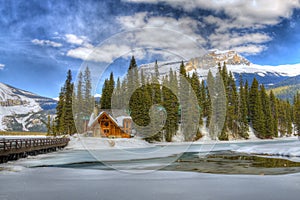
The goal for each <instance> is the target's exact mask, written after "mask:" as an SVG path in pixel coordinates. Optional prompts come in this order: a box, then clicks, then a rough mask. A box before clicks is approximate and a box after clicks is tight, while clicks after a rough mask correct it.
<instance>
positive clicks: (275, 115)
mask: <svg viewBox="0 0 300 200" xmlns="http://www.w3.org/2000/svg"><path fill="white" fill-rule="evenodd" d="M270 105H271V114H272V118H273V131H274V135H273V136H274V137H278V109H277V100H276V97H275V95H274V93H273V91H272V90H271V92H270Z"/></svg>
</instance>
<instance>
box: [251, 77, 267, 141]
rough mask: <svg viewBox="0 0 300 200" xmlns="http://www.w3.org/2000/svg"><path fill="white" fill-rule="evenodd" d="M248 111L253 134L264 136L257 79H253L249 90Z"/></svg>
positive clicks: (262, 114)
mask: <svg viewBox="0 0 300 200" xmlns="http://www.w3.org/2000/svg"><path fill="white" fill-rule="evenodd" d="M249 109H250V110H249V112H250V119H251V122H252V126H253V129H254V130H255V134H256V135H257V136H258V137H260V138H264V136H265V125H264V113H263V111H262V103H261V95H260V93H259V87H258V81H257V80H256V78H254V79H253V82H252V85H251V88H250V92H249Z"/></svg>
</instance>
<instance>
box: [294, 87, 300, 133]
mask: <svg viewBox="0 0 300 200" xmlns="http://www.w3.org/2000/svg"><path fill="white" fill-rule="evenodd" d="M294 121H295V122H294V123H295V129H296V131H297V135H298V136H299V135H300V94H299V93H298V92H297V94H296V96H295V98H294Z"/></svg>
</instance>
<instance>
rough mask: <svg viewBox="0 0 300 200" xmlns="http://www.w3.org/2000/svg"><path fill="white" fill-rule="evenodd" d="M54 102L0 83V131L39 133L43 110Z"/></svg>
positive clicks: (53, 104)
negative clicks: (32, 131) (34, 131)
mask: <svg viewBox="0 0 300 200" xmlns="http://www.w3.org/2000/svg"><path fill="white" fill-rule="evenodd" d="M55 105H56V101H55V100H53V99H50V98H47V97H42V96H39V95H36V94H33V93H31V92H28V91H25V90H21V89H18V88H15V87H12V86H9V85H6V84H4V83H0V130H18V131H21V130H23V131H28V130H36V131H41V130H42V127H41V126H43V123H42V122H41V119H43V115H45V114H44V113H43V111H44V110H51V109H53V108H54V107H55Z"/></svg>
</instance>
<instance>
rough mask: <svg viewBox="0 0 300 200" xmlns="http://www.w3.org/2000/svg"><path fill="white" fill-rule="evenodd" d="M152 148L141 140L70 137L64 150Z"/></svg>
mask: <svg viewBox="0 0 300 200" xmlns="http://www.w3.org/2000/svg"><path fill="white" fill-rule="evenodd" d="M147 147H153V145H151V144H150V143H148V142H146V141H145V140H142V139H135V138H130V139H127V138H117V139H109V138H97V137H83V136H79V135H75V136H73V137H70V142H69V145H68V146H67V147H66V149H73V150H97V149H126V148H147Z"/></svg>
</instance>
